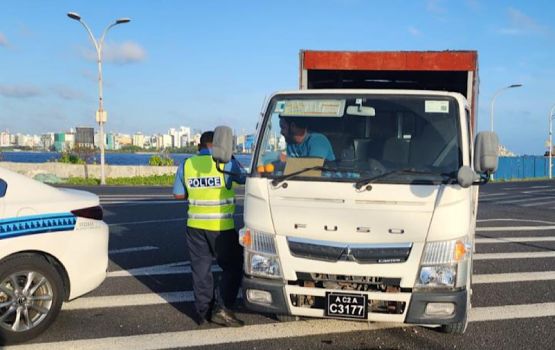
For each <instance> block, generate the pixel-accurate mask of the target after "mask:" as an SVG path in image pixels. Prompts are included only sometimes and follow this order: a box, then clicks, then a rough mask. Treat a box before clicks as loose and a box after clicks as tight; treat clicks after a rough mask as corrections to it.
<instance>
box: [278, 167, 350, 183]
mask: <svg viewBox="0 0 555 350" xmlns="http://www.w3.org/2000/svg"><path fill="white" fill-rule="evenodd" d="M311 170H321V171H341V170H347V169H346V168H328V167H325V166H322V165H317V166H311V167H308V168H304V169H301V170H299V171H295V172H293V173H291V174H287V175H281V176H278V177H276V178H275V179H273V180H272V186H277V185H279V184H280V183H282V182H283V181H285V180H287V179H289V178H292V177H294V176H297V175H300V174H302V173H306V172H307V171H311Z"/></svg>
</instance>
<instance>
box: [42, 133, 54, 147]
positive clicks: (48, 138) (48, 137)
mask: <svg viewBox="0 0 555 350" xmlns="http://www.w3.org/2000/svg"><path fill="white" fill-rule="evenodd" d="M40 148H42V149H43V150H45V151H51V150H52V149H53V148H54V133H53V132H49V133H46V134H42V135H41V136H40Z"/></svg>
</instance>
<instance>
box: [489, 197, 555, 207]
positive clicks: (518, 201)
mask: <svg viewBox="0 0 555 350" xmlns="http://www.w3.org/2000/svg"><path fill="white" fill-rule="evenodd" d="M520 198H522V197H520ZM546 198H555V197H554V196H545V197H541V198H538V197H528V198H522V199H514V200H513V199H510V200H501V201H495V204H515V203H523V202H533V201H536V202H537V201H538V200H542V199H546ZM520 205H522V204H520Z"/></svg>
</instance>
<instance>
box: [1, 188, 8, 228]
mask: <svg viewBox="0 0 555 350" xmlns="http://www.w3.org/2000/svg"><path fill="white" fill-rule="evenodd" d="M7 190H8V183H7V182H6V181H4V179H0V219H2V218H3V217H4V197H6V191H7Z"/></svg>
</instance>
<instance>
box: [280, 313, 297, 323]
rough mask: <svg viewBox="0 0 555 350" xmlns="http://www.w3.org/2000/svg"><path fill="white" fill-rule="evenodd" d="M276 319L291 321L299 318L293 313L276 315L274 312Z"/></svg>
mask: <svg viewBox="0 0 555 350" xmlns="http://www.w3.org/2000/svg"><path fill="white" fill-rule="evenodd" d="M276 319H277V320H278V321H279V322H293V321H300V320H301V318H300V317H299V316H293V315H277V314H276Z"/></svg>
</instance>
